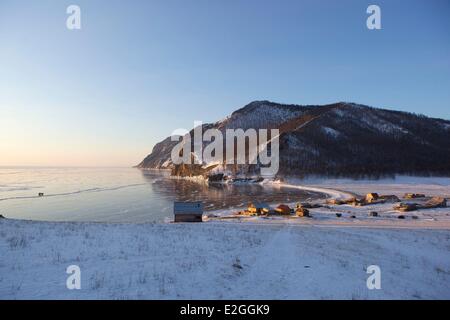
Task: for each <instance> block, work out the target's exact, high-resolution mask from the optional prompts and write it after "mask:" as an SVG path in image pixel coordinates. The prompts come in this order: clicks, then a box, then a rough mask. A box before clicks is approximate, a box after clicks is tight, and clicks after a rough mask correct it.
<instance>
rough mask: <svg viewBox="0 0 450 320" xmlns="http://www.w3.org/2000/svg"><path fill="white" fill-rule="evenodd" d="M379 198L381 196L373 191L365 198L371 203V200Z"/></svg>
mask: <svg viewBox="0 0 450 320" xmlns="http://www.w3.org/2000/svg"><path fill="white" fill-rule="evenodd" d="M378 198H379V196H378V193H375V192H371V193H368V194H367V195H366V198H365V200H366V202H367V203H371V202H374V201H377V200H378Z"/></svg>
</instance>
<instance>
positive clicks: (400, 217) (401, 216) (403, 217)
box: [397, 215, 405, 219]
mask: <svg viewBox="0 0 450 320" xmlns="http://www.w3.org/2000/svg"><path fill="white" fill-rule="evenodd" d="M397 218H399V219H405V216H404V215H399V216H398V217H397Z"/></svg>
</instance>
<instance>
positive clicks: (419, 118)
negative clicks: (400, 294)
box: [137, 100, 450, 176]
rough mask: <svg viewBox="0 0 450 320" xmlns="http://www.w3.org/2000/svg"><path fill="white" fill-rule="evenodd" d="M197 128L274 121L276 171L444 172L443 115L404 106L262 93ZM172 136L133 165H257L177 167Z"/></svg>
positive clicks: (447, 128) (449, 159) (260, 125)
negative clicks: (305, 100) (316, 101)
mask: <svg viewBox="0 0 450 320" xmlns="http://www.w3.org/2000/svg"><path fill="white" fill-rule="evenodd" d="M203 128H204V130H206V129H207V128H216V129H219V130H221V131H224V130H226V129H237V128H242V129H244V130H247V129H248V128H254V129H273V128H277V129H279V131H280V135H279V139H280V140H279V141H280V171H279V175H295V176H302V175H309V174H319V175H321V174H323V175H339V176H347V175H348V176H350V175H358V174H374V175H383V174H396V173H398V174H401V173H411V174H445V175H450V121H448V120H444V119H439V118H430V117H426V116H424V115H418V114H414V113H410V112H405V111H396V110H389V109H381V108H374V107H370V106H366V105H362V104H357V103H352V102H336V103H332V104H326V105H295V104H279V103H275V102H271V101H267V100H262V101H253V102H251V103H249V104H247V105H245V106H244V107H242V108H240V109H237V110H236V111H234V112H233V113H231V115H230V116H228V117H226V118H224V119H222V120H219V121H217V122H215V123H209V124H204V125H203ZM192 134H193V130H192V131H191V136H192ZM177 144H178V142H176V141H175V142H172V141H170V137H169V138H166V139H165V140H163V141H161V142H159V143H157V144H156V145H155V147H154V148H153V150H152V152H151V153H150V154H149V155H148V156H147V157H146V158H145V159H144V160H143V161H142V162H141V163H140V164H139V165H138V166H137V167H138V168H155V169H172V173H173V174H175V175H188V176H191V175H203V176H208V175H211V174H216V173H218V172H222V173H226V174H230V175H244V176H245V175H247V176H248V175H257V171H258V169H259V166H258V165H227V164H226V163H222V164H220V165H218V166H215V167H214V169H213V170H211V169H209V170H199V168H196V169H193V167H189V165H183V170H181V171H180V170H177V169H179V168H177V166H175V165H173V164H172V163H171V160H170V152H171V150H172V148H173V147H174V146H175V145H177ZM204 165H207V164H204ZM200 167H201V166H200ZM203 167H205V166H203ZM180 172H182V173H181V174H180Z"/></svg>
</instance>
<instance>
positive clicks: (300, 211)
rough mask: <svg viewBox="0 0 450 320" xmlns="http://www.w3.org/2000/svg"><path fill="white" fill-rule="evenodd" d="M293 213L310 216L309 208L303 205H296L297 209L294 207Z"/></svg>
mask: <svg viewBox="0 0 450 320" xmlns="http://www.w3.org/2000/svg"><path fill="white" fill-rule="evenodd" d="M295 214H296V215H297V217H310V216H311V215H310V214H309V210H308V209H306V208H304V207H297V209H295Z"/></svg>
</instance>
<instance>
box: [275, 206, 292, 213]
mask: <svg viewBox="0 0 450 320" xmlns="http://www.w3.org/2000/svg"><path fill="white" fill-rule="evenodd" d="M275 212H276V213H277V214H282V215H290V214H291V208H289V206H288V205H285V204H280V205H279V206H278V207H276V208H275Z"/></svg>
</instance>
